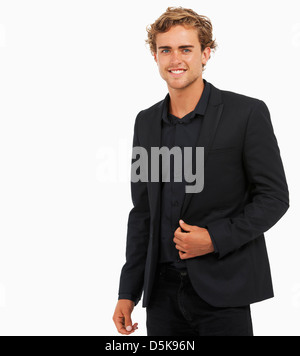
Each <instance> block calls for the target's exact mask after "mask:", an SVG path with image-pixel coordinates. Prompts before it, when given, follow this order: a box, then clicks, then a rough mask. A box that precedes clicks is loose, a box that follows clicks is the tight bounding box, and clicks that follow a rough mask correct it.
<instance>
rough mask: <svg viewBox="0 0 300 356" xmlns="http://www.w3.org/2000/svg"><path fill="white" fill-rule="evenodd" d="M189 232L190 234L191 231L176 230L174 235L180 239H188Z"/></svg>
mask: <svg viewBox="0 0 300 356" xmlns="http://www.w3.org/2000/svg"><path fill="white" fill-rule="evenodd" d="M187 234H190V232H181V231H175V233H174V236H175V237H177V238H178V239H179V240H184V239H186V237H187Z"/></svg>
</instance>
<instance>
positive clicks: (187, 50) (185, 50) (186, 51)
mask: <svg viewBox="0 0 300 356" xmlns="http://www.w3.org/2000/svg"><path fill="white" fill-rule="evenodd" d="M183 52H184V53H188V52H191V50H189V49H187V48H185V49H184V50H183Z"/></svg>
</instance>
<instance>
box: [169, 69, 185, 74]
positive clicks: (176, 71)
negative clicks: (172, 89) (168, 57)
mask: <svg viewBox="0 0 300 356" xmlns="http://www.w3.org/2000/svg"><path fill="white" fill-rule="evenodd" d="M171 72H172V73H174V74H180V73H183V72H184V70H172V71H171Z"/></svg>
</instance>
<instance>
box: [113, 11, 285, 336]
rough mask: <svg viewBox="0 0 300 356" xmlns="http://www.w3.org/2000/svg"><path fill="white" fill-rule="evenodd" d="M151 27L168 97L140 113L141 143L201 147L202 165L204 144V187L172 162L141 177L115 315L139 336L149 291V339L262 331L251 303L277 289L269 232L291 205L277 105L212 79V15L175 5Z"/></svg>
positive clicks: (137, 132)
mask: <svg viewBox="0 0 300 356" xmlns="http://www.w3.org/2000/svg"><path fill="white" fill-rule="evenodd" d="M147 31H148V40H147V42H148V43H149V45H150V49H151V51H152V53H153V55H154V59H155V61H156V63H157V65H158V69H159V72H160V75H161V77H162V78H163V79H164V80H165V81H166V83H167V86H168V91H169V93H168V95H167V96H166V98H165V99H164V100H163V101H161V102H159V103H157V104H155V105H153V106H152V107H150V108H148V109H146V110H143V111H141V112H140V113H139V114H138V115H137V118H136V122H135V127H134V139H133V147H134V148H135V147H142V148H143V149H145V150H146V152H147V153H149V155H150V153H151V148H153V147H159V148H161V147H166V148H168V149H172V148H174V147H180V148H181V149H182V150H183V149H184V148H187V147H192V149H193V151H192V152H193V160H192V166H193V168H195V167H197V163H199V160H200V161H201V157H200V158H199V157H197V156H196V155H195V152H196V148H199V147H204V158H203V160H204V182H203V183H204V185H203V189H201V191H200V192H199V191H197V192H195V193H187V191H186V187H187V186H188V182H187V181H186V180H185V179H183V181H181V182H180V181H178V180H176V179H175V178H176V177H177V173H178V172H177V173H176V174H175V171H174V166H173V167H172V165H171V172H170V174H171V175H170V177H171V179H170V181H162V176H160V179H159V181H151V180H149V182H146V181H142V180H140V181H138V182H132V183H131V189H132V200H133V205H134V207H133V209H132V210H131V212H130V214H129V219H128V232H127V247H126V263H125V265H124V267H123V269H122V272H121V277H120V287H119V300H118V303H117V306H116V309H115V313H114V316H113V320H114V322H115V324H116V327H117V329H118V331H119V332H120V333H121V334H124V335H129V334H131V333H133V332H134V331H135V330H136V328H137V323H135V324H132V320H131V313H132V311H133V308H134V306H135V305H136V304H137V303H138V301H139V300H140V298H141V294H142V291H144V297H143V307H146V308H147V334H148V336H154V335H166V336H168V335H169V336H170V335H177V336H180V335H187V336H252V335H253V330H252V321H251V313H250V304H252V303H255V302H259V301H262V300H265V299H268V298H271V297H273V289H272V281H271V274H270V267H269V262H268V256H267V251H266V245H265V240H264V232H266V231H267V230H269V229H270V228H271V227H272V226H273V225H274V224H276V222H277V221H278V220H279V219H280V218H281V217H282V216H283V215H284V214H285V212H286V211H287V209H288V208H289V192H288V187H287V183H286V178H285V173H284V169H283V165H282V161H281V158H280V151H279V148H278V145H277V140H276V137H275V135H274V132H273V127H272V123H271V120H270V115H269V111H268V108H267V106H266V105H265V103H264V102H263V101H261V100H258V99H254V98H250V97H247V96H244V95H239V94H235V93H232V92H228V91H223V90H219V89H217V88H215V87H214V86H213V85H212V84H210V83H208V82H207V81H205V80H203V78H202V73H203V69H204V67H205V65H206V63H207V61H208V60H209V58H210V54H211V51H212V50H214V49H215V48H216V43H215V41H213V40H212V26H211V23H210V21H209V19H208V18H206V17H204V16H200V15H198V14H197V13H195V12H194V11H192V10H190V9H184V8H168V9H167V11H166V12H165V13H164V14H163V15H161V17H160V18H159V19H158V20H156V22H155V23H154V24H152V25H151V26H150V27H149V28H148V30H147ZM174 161H175V159H174ZM174 165H175V164H174ZM162 168H163V167H162ZM150 170H151V167H150V166H149V171H150ZM149 176H151V174H150V173H149Z"/></svg>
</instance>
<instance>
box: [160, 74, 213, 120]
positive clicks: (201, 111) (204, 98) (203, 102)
mask: <svg viewBox="0 0 300 356" xmlns="http://www.w3.org/2000/svg"><path fill="white" fill-rule="evenodd" d="M203 82H204V90H203V93H202V95H201V98H200V99H199V101H198V104H197V105H196V107H195V109H194V110H193V111H192V112H190V113H188V114H187V115H185V116H184V117H183V118H181V119H179V118H177V117H176V116H174V115H172V114H170V113H169V112H168V111H169V103H170V95H169V94H167V96H166V98H165V101H164V107H163V114H162V119H163V121H165V122H166V123H168V124H170V121H171V122H172V123H177V122H178V121H182V122H184V123H186V122H189V121H190V120H191V119H193V118H194V117H195V116H196V115H197V114H198V115H201V116H204V115H205V111H206V108H207V104H208V99H209V94H210V83H208V82H207V81H206V80H205V79H203Z"/></svg>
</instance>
